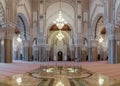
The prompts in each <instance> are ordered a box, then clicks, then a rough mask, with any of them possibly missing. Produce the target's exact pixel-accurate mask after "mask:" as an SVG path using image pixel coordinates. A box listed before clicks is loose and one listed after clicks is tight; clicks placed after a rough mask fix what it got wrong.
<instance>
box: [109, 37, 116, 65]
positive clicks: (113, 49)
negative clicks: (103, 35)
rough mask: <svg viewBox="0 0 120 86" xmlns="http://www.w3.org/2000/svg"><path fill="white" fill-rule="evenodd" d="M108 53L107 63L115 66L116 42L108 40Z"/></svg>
mask: <svg viewBox="0 0 120 86" xmlns="http://www.w3.org/2000/svg"><path fill="white" fill-rule="evenodd" d="M108 47H109V49H108V50H109V53H108V55H109V56H108V63H112V64H115V63H117V48H116V40H115V39H112V40H109V46H108Z"/></svg>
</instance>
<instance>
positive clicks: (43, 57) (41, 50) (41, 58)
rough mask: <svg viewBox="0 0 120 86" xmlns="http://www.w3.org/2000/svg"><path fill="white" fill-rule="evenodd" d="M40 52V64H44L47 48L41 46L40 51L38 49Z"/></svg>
mask: <svg viewBox="0 0 120 86" xmlns="http://www.w3.org/2000/svg"><path fill="white" fill-rule="evenodd" d="M38 51H39V61H40V62H42V61H45V56H46V55H45V54H46V53H45V51H46V50H45V47H44V46H39V49H38Z"/></svg>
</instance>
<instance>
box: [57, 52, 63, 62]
mask: <svg viewBox="0 0 120 86" xmlns="http://www.w3.org/2000/svg"><path fill="white" fill-rule="evenodd" d="M62 60H63V52H62V51H59V52H58V61H62Z"/></svg>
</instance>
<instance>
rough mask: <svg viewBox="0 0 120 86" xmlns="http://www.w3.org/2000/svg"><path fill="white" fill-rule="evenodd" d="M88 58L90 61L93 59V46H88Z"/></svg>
mask: <svg viewBox="0 0 120 86" xmlns="http://www.w3.org/2000/svg"><path fill="white" fill-rule="evenodd" d="M87 60H88V61H89V62H90V61H92V47H88V58H87Z"/></svg>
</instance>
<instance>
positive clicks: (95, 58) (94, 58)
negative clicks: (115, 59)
mask: <svg viewBox="0 0 120 86" xmlns="http://www.w3.org/2000/svg"><path fill="white" fill-rule="evenodd" d="M92 61H97V47H96V46H95V47H92Z"/></svg>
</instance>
